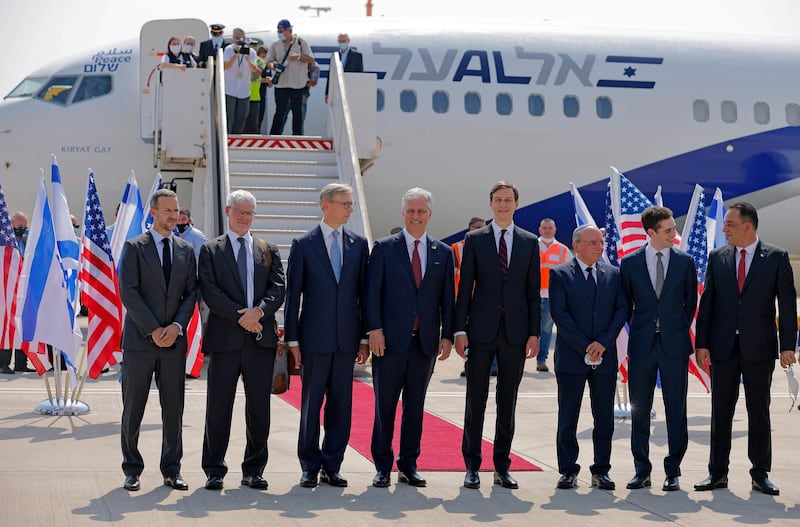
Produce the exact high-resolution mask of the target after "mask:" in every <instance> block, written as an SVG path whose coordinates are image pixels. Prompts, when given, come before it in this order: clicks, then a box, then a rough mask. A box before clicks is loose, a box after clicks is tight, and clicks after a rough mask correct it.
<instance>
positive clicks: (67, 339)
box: [16, 177, 81, 357]
mask: <svg viewBox="0 0 800 527" xmlns="http://www.w3.org/2000/svg"><path fill="white" fill-rule="evenodd" d="M17 306H21V307H22V309H20V310H18V311H17V316H16V322H17V327H18V328H21V337H22V341H23V342H42V343H44V344H50V345H51V346H53V347H55V348H56V349H60V350H62V351H63V352H64V353H66V354H67V355H68V356H69V357H75V356H76V355H77V352H78V348H79V347H80V343H81V338H80V337H79V336H78V335H76V334H75V332H74V331H73V327H74V326H73V322H74V320H75V313H74V310H73V307H72V304H71V302H70V299H69V289H68V286H67V282H66V279H65V278H64V266H63V265H62V264H61V257H60V256H59V252H58V246H57V245H56V232H55V225H54V223H53V215H52V213H51V211H50V204H49V202H48V200H47V191H46V190H45V185H44V177H42V178H41V183H40V185H39V192H38V193H37V195H36V204H35V206H34V211H33V217H32V218H31V227H30V232H29V234H28V245H27V246H26V247H25V257H24V259H23V264H22V272H21V274H20V277H19V285H18V289H17Z"/></svg>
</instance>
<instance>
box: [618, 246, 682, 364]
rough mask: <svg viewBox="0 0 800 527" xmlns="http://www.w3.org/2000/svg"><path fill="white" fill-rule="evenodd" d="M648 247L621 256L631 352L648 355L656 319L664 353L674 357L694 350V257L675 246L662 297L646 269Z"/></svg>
mask: <svg viewBox="0 0 800 527" xmlns="http://www.w3.org/2000/svg"><path fill="white" fill-rule="evenodd" d="M646 248H647V246H644V247H642V248H640V249H639V250H638V251H636V252H634V253H632V254H629V255H628V256H626V257H625V258H623V259H622V263H621V264H620V275H621V277H622V287H623V289H624V290H625V296H626V298H627V300H628V320H629V322H630V336H629V338H628V355H629V356H631V357H635V356H637V355H640V354H644V355H647V354H649V353H650V352H651V350H652V347H653V340H654V339H655V336H656V321H658V323H659V327H660V328H661V339H662V342H663V344H664V346H663V347H664V353H665V354H666V355H668V356H671V357H676V358H677V357H679V356H681V355H684V356H688V355H691V354H692V353H693V352H694V347H693V346H692V338H691V335H690V334H689V329H690V327H691V325H692V320H694V313H695V310H696V309H697V270H696V269H695V266H694V260H692V257H691V256H689V255H688V254H686V253H685V252H683V251H679V250H678V249H676V248H674V247H672V248H670V253H669V265H668V267H667V274H666V276H665V277H664V287H663V289H662V290H661V298H657V297H656V291H655V289H653V284H652V282H651V281H650V274H649V273H648V271H647V260H646V255H645V251H646Z"/></svg>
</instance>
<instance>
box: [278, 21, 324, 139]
mask: <svg viewBox="0 0 800 527" xmlns="http://www.w3.org/2000/svg"><path fill="white" fill-rule="evenodd" d="M266 60H267V67H268V68H269V69H271V70H272V71H273V72H274V73H273V75H272V85H273V87H274V88H275V116H274V117H273V118H272V128H271V129H270V131H269V133H270V135H281V134H282V133H283V122H284V118H285V115H286V112H287V111H289V108H290V107H291V109H292V134H293V135H303V90H304V88H305V87H306V82H308V65H309V64H311V63H313V62H314V53H313V52H312V51H311V46H309V45H308V42H306V41H305V39H302V38H300V37H299V36H297V35H293V34H292V24H290V23H289V21H288V20H286V19H284V20H281V21H280V22H278V40H276V41H275V42H273V43H272V45H271V46H270V47H269V51H267V58H266Z"/></svg>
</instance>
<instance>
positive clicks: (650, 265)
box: [644, 243, 670, 291]
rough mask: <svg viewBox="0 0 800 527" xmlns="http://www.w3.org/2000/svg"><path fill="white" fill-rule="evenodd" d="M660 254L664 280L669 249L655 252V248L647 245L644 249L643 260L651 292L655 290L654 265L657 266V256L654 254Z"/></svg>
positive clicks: (667, 266)
mask: <svg viewBox="0 0 800 527" xmlns="http://www.w3.org/2000/svg"><path fill="white" fill-rule="evenodd" d="M659 252H660V253H661V254H662V256H661V264H662V265H663V266H664V279H665V280H666V278H667V268H669V254H670V249H661V250H660V251H656V249H655V247H653V246H652V245H650V244H649V243H648V244H647V246H646V247H645V249H644V259H645V262H647V274H648V275H650V285H652V286H653V291H655V290H656V265H657V264H658V256H656V253H659Z"/></svg>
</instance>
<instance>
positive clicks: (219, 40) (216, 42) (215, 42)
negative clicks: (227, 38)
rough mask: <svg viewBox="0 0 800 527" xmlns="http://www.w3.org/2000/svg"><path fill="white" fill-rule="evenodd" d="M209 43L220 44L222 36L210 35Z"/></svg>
mask: <svg viewBox="0 0 800 527" xmlns="http://www.w3.org/2000/svg"><path fill="white" fill-rule="evenodd" d="M211 43H212V44H214V45H215V46H221V45H222V37H211Z"/></svg>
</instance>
